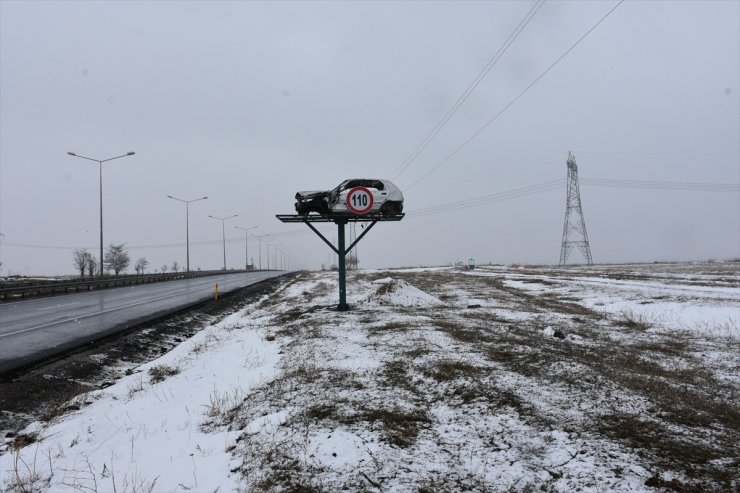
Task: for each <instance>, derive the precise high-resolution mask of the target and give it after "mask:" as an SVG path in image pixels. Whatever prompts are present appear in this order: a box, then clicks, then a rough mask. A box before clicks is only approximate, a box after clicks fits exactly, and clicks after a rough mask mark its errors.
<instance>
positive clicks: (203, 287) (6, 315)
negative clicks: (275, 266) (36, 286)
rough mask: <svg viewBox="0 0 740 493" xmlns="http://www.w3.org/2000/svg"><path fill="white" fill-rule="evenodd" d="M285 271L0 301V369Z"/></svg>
mask: <svg viewBox="0 0 740 493" xmlns="http://www.w3.org/2000/svg"><path fill="white" fill-rule="evenodd" d="M283 274H285V272H284V271H266V272H249V273H239V274H223V275H217V276H211V277H200V278H194V279H181V280H177V281H168V282H161V283H154V284H143V285H137V286H127V287H122V288H115V289H106V290H100V291H90V292H87V293H77V294H68V295H62V296H55V297H52V298H39V299H31V300H26V301H18V302H11V303H0V373H4V372H7V371H9V370H12V369H14V368H18V367H20V366H22V365H25V364H28V363H32V362H35V361H38V360H41V359H43V358H45V357H48V356H51V355H53V354H56V353H58V352H61V351H64V350H66V349H70V348H73V347H76V346H79V345H82V344H85V343H88V342H90V341H93V340H96V339H99V338H101V337H105V336H108V335H111V334H114V333H116V332H119V331H121V330H124V329H126V328H129V327H132V326H135V325H138V324H140V323H142V322H145V321H147V320H152V319H154V318H157V317H160V316H162V315H166V314H168V313H172V312H175V311H177V310H179V309H182V308H184V307H187V306H189V305H193V304H196V303H198V302H201V301H205V300H207V299H209V298H212V297H213V294H214V285H215V284H216V283H218V287H219V293H227V292H229V291H233V290H236V289H239V288H243V287H245V286H248V285H250V284H256V283H258V282H261V281H264V280H266V279H270V278H273V277H277V276H280V275H283Z"/></svg>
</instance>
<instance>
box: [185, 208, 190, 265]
mask: <svg viewBox="0 0 740 493" xmlns="http://www.w3.org/2000/svg"><path fill="white" fill-rule="evenodd" d="M185 252H186V253H185V269H186V270H187V271H188V272H190V204H189V203H188V202H185Z"/></svg>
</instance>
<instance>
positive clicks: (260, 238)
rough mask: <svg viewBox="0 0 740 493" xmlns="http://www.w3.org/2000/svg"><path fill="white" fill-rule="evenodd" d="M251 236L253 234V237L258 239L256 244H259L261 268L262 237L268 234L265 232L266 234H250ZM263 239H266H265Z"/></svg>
mask: <svg viewBox="0 0 740 493" xmlns="http://www.w3.org/2000/svg"><path fill="white" fill-rule="evenodd" d="M252 236H254V237H255V238H257V240H258V241H259V243H258V245H259V250H260V253H259V258H260V270H262V238H265V237H267V236H270V235H269V234H266V235H252ZM265 241H267V240H265ZM268 253H269V252H268ZM268 264H269V262H268ZM268 268H269V267H268Z"/></svg>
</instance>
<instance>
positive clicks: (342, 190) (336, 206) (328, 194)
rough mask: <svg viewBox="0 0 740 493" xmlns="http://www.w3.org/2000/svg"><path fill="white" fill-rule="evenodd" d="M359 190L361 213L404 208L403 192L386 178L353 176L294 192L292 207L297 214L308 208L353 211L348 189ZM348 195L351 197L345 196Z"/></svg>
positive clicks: (397, 211) (392, 212) (389, 212)
mask: <svg viewBox="0 0 740 493" xmlns="http://www.w3.org/2000/svg"><path fill="white" fill-rule="evenodd" d="M358 187H359V188H360V189H361V190H362V195H365V196H366V197H368V198H367V199H364V202H363V206H359V207H360V208H362V209H363V210H362V212H361V213H362V214H366V213H370V214H378V213H379V214H383V215H386V216H395V215H398V214H401V212H403V194H402V193H401V190H399V189H398V187H397V186H396V185H394V184H393V183H392V182H391V181H389V180H377V179H368V178H355V179H351V180H344V181H343V182H342V183H340V184H339V185H338V186H337V187H336V188H334V189H332V190H325V191H324V190H309V191H303V192H298V193H296V194H295V199H296V203H295V210H296V212H297V213H298V214H301V215H306V214H310V213H311V212H316V213H318V214H353V213H357V209H354V210H353V207H352V204H351V197H349V195H350V192H351V191H352V190H355V189H357V188H358ZM348 197H349V198H350V200H348Z"/></svg>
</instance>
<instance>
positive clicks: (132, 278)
mask: <svg viewBox="0 0 740 493" xmlns="http://www.w3.org/2000/svg"><path fill="white" fill-rule="evenodd" d="M244 272H259V270H226V271H224V270H209V271H196V272H169V273H166V274H144V275H122V276H106V277H104V278H102V279H101V278H91V279H76V280H70V281H60V282H57V281H51V282H46V283H39V282H38V281H18V282H17V284H16V282H13V283H12V284H13V285H12V286H0V300H2V301H9V300H16V299H25V298H31V297H40V296H54V295H55V294H65V293H70V292H81V291H93V290H98V289H108V288H117V287H121V286H133V285H137V284H149V283H153V282H163V281H174V280H176V279H193V278H197V277H208V276H215V275H221V274H240V273H244Z"/></svg>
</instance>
